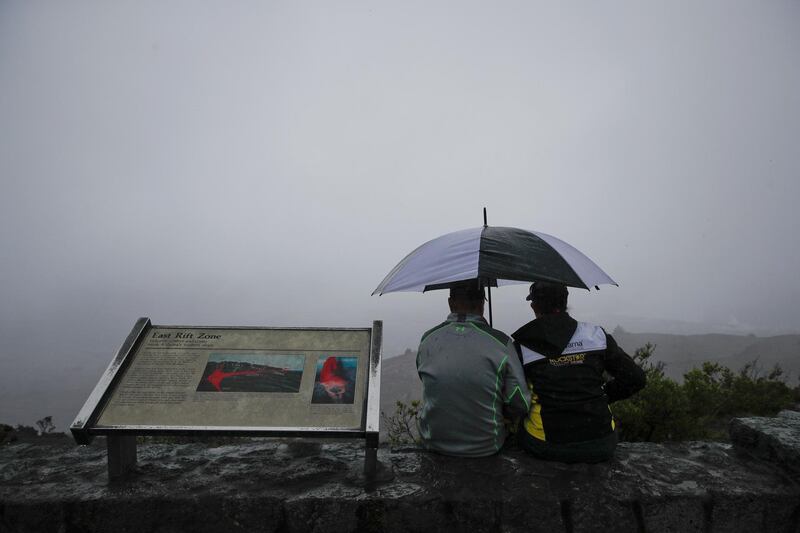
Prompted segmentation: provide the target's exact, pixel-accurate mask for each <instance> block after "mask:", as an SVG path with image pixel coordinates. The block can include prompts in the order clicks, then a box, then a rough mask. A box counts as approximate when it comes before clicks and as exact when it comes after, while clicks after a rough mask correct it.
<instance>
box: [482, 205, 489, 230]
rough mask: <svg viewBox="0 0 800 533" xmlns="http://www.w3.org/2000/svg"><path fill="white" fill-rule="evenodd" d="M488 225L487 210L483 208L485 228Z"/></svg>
mask: <svg viewBox="0 0 800 533" xmlns="http://www.w3.org/2000/svg"><path fill="white" fill-rule="evenodd" d="M487 225H488V224H487V223H486V208H485V207H484V208H483V227H484V228H485V227H486V226H487Z"/></svg>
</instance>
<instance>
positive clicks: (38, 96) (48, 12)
mask: <svg viewBox="0 0 800 533" xmlns="http://www.w3.org/2000/svg"><path fill="white" fill-rule="evenodd" d="M798 50H800V5H798V4H797V3H796V2H789V1H780V2H774V3H769V4H754V3H747V2H733V3H731V2H722V1H703V2H699V3H698V2H685V3H675V4H642V3H637V2H619V3H617V4H614V5H612V6H599V5H594V4H588V3H587V4H579V5H570V6H562V5H553V4H549V3H544V2H541V3H539V2H535V3H521V4H520V3H505V4H501V5H493V6H488V5H485V4H482V3H475V2H459V3H450V2H443V3H435V4H430V3H422V2H406V3H402V4H397V3H377V4H376V3H366V2H358V1H356V2H351V3H348V4H346V5H339V4H337V5H331V4H326V3H321V2H312V3H309V4H303V5H298V4H294V3H278V2H268V3H262V4H241V5H236V6H230V5H225V6H224V7H223V6H222V5H219V6H216V5H213V4H209V5H206V4H203V5H198V4H196V3H192V2H175V3H171V4H169V5H163V4H160V3H156V2H136V3H125V2H120V3H113V4H106V3H99V2H93V1H88V0H87V1H78V2H70V3H69V4H61V3H57V2H45V3H26V2H5V3H2V4H0V179H2V192H3V194H2V195H0V249H2V255H0V288H2V298H0V390H6V391H10V390H12V389H13V391H14V393H13V394H12V393H8V392H7V393H5V394H3V395H2V396H0V422H6V423H9V422H13V423H17V420H18V419H15V413H16V412H21V410H22V409H23V408H24V409H26V412H30V411H28V410H27V409H28V408H29V407H30V408H31V409H33V408H34V407H35V406H33V405H32V404H33V403H35V402H41V406H42V409H41V410H42V411H43V412H42V413H41V416H46V415H49V414H53V411H54V409H55V407H58V405H57V404H58V400H57V399H56V396H57V395H55V394H51V393H50V392H49V391H59V392H64V391H66V392H67V394H68V395H70V397H82V398H84V399H85V397H86V396H88V394H89V393H90V391H91V388H92V387H93V385H94V382H95V381H96V379H97V377H98V376H99V373H100V372H102V369H103V368H105V366H106V365H107V364H108V362H109V361H110V359H111V357H112V356H113V354H114V352H115V351H116V349H117V347H118V346H119V344H120V343H121V342H122V340H123V339H124V338H125V336H126V335H127V333H128V331H129V330H130V328H131V326H132V324H133V323H134V321H135V320H136V319H137V318H138V317H140V316H148V317H150V318H151V320H152V321H153V323H155V324H164V325H198V326H199V325H204V326H229V325H243V326H268V327H283V326H296V327H313V326H324V327H369V326H370V325H371V324H372V321H373V320H383V321H384V328H385V341H384V353H385V354H387V355H390V354H391V355H393V354H398V353H402V352H403V351H404V350H405V349H406V348H411V349H415V348H416V343H417V342H418V339H419V335H420V334H421V333H422V332H424V331H426V330H427V329H429V328H430V327H432V326H434V325H435V324H437V323H439V322H441V321H442V320H443V319H444V317H445V316H446V314H447V303H446V294H445V293H444V292H442V291H439V292H433V293H426V294H417V293H408V294H405V293H404V294H387V295H384V296H381V297H378V296H374V297H373V296H370V294H371V292H372V291H373V290H374V289H375V287H376V286H377V285H378V283H379V282H380V281H381V280H382V279H383V277H384V276H385V275H386V274H387V273H388V272H389V271H390V270H391V269H392V268H393V267H394V266H395V265H396V264H397V262H398V261H400V260H401V259H402V258H403V257H404V256H405V255H406V254H407V253H409V252H410V251H411V250H413V249H415V248H416V247H417V246H419V245H420V244H422V243H423V242H426V241H428V240H430V239H433V238H435V237H437V236H439V235H442V234H445V233H448V232H452V231H456V230H460V229H464V228H470V227H477V226H480V225H481V224H482V222H483V220H482V208H483V207H486V208H487V209H488V222H489V224H490V225H496V226H513V227H520V228H524V229H529V230H536V231H541V232H544V233H548V234H551V235H554V236H556V237H558V238H560V239H563V240H565V241H566V242H568V243H570V244H572V245H573V246H575V247H576V248H578V249H579V250H581V251H582V252H583V253H585V254H586V255H587V256H588V257H590V258H591V259H592V260H593V261H595V262H596V263H597V264H598V265H599V266H600V267H601V268H602V269H603V270H605V271H606V272H607V273H608V274H609V275H610V276H611V277H613V278H614V279H615V280H616V281H617V282H618V283H619V287H602V288H601V290H600V291H594V290H592V291H581V290H574V291H571V296H570V309H571V312H572V314H573V315H574V316H575V317H576V318H578V319H580V320H588V321H593V322H596V323H598V324H600V325H603V326H604V327H606V328H609V329H613V328H614V327H616V326H617V325H621V326H622V327H623V328H625V329H628V330H630V331H645V330H646V329H648V328H659V329H661V330H665V331H666V332H670V333H704V332H718V333H735V334H743V335H746V334H751V333H752V334H756V335H759V336H768V335H777V334H788V333H794V334H796V333H800V285H798V283H797V282H796V279H795V278H796V274H797V272H800V247H798V246H797V244H796V242H797V237H796V236H795V232H796V228H798V227H799V226H800V215H798V210H797V209H796V206H795V203H796V200H797V198H800V153H798V151H797V149H796V146H795V145H796V144H797V139H798V138H800V63H798V61H797V60H796V58H797V52H798ZM526 290H527V287H526V286H525V285H516V286H509V287H500V288H498V289H496V290H493V292H492V299H493V304H494V323H495V326H496V327H498V328H499V329H501V330H504V331H507V332H511V331H514V330H515V329H516V328H517V327H519V326H520V325H521V324H523V323H524V322H526V321H527V320H529V319H530V317H531V312H530V308H529V307H528V306H527V302H525V301H524V296H525V294H526ZM20 390H22V391H30V394H28V395H23V394H21V393H20V392H18V391H20ZM60 397H61V396H60ZM78 407H80V405H78ZM19 422H23V423H26V424H31V423H33V422H34V420H20V421H19ZM69 422H71V420H69V421H67V420H63V419H57V420H56V423H57V425H58V426H59V428H62V427H65V426H66V425H67V424H68V423H69Z"/></svg>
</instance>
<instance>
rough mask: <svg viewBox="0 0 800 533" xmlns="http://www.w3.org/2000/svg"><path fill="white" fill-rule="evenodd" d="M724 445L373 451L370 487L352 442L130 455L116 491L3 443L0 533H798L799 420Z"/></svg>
mask: <svg viewBox="0 0 800 533" xmlns="http://www.w3.org/2000/svg"><path fill="white" fill-rule="evenodd" d="M731 435H732V440H733V444H725V443H707V442H689V443H676V444H665V445H659V444H644V443H642V444H633V443H624V444H621V445H620V446H619V448H618V451H617V454H616V458H615V459H614V460H613V461H611V462H609V463H605V464H600V465H565V464H560V463H546V462H542V461H538V460H536V459H533V458H530V457H528V456H526V455H525V454H524V453H522V452H521V451H520V450H516V449H513V448H512V449H509V450H508V451H506V452H504V453H503V454H501V455H498V456H495V457H490V458H485V459H472V460H465V459H453V458H448V457H442V456H437V455H434V454H429V453H426V452H422V451H419V450H415V449H394V450H392V449H390V448H381V449H380V450H379V453H378V459H379V461H380V464H381V467H380V470H379V473H378V476H377V479H376V480H374V481H373V482H371V483H367V482H366V480H365V479H364V478H363V475H362V468H363V447H362V446H360V445H359V444H357V443H353V442H329V441H316V442H309V441H290V440H280V441H279V440H250V441H242V442H240V443H237V444H226V445H221V446H209V445H203V444H143V445H139V462H138V466H137V468H136V471H135V472H134V474H133V475H132V476H131V477H130V478H129V479H128V480H126V481H124V482H117V483H109V481H108V477H107V473H106V452H105V447H104V445H103V443H102V441H101V440H100V439H98V442H96V443H95V444H93V445H92V446H82V447H79V446H75V445H70V444H48V445H34V444H30V443H23V444H12V445H5V446H3V447H2V448H0V531H2V532H6V531H8V532H23V531H24V532H28V531H35V532H50V531H52V532H54V533H55V532H64V533H67V532H80V531H114V532H125V531H136V532H165V533H166V532H175V531H198V532H203V531H209V532H212V531H213V532H214V533H222V532H228V531H269V532H273V531H274V532H290V531H302V532H308V531H337V532H343V531H432V530H444V531H548V532H550V531H565V532H581V531H615V532H617V531H620V532H624V531H631V532H642V531H646V532H658V531H676V532H691V531H701V532H705V531H748V532H753V531H776V532H783V531H786V532H796V531H799V530H800V484H799V483H800V477H799V476H798V468H797V467H798V463H797V461H798V459H797V451H798V448H797V442H798V437H800V419H798V418H796V417H795V415H792V414H791V413H790V414H783V415H781V416H780V417H778V418H776V419H739V420H736V421H735V422H734V423H733V424H732V434H731ZM792 439H794V440H792ZM793 446H794V448H792V447H793ZM792 450H793V451H792Z"/></svg>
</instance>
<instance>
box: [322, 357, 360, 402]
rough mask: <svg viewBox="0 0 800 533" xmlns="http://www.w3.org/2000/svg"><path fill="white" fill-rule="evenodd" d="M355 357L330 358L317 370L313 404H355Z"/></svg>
mask: <svg viewBox="0 0 800 533" xmlns="http://www.w3.org/2000/svg"><path fill="white" fill-rule="evenodd" d="M355 363H356V358H355V357H328V358H326V359H325V362H324V363H323V364H322V368H319V369H318V370H317V380H316V383H315V386H314V395H313V397H312V400H311V401H312V403H353V392H354V377H355V376H354V371H355Z"/></svg>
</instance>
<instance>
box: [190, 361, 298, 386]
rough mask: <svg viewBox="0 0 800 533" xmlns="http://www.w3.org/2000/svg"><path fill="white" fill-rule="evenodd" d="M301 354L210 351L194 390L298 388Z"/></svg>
mask: <svg viewBox="0 0 800 533" xmlns="http://www.w3.org/2000/svg"><path fill="white" fill-rule="evenodd" d="M304 365H305V356H304V355H274V354H230V353H212V354H211V355H210V356H209V358H208V363H206V368H205V370H204V371H203V377H202V378H200V383H198V385H197V392H298V391H299V390H300V381H301V379H302V377H303V366H304Z"/></svg>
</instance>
